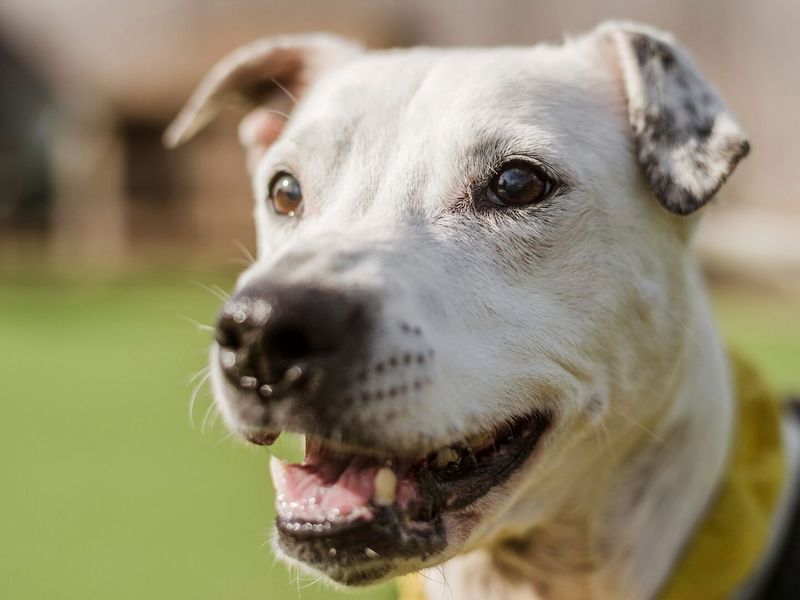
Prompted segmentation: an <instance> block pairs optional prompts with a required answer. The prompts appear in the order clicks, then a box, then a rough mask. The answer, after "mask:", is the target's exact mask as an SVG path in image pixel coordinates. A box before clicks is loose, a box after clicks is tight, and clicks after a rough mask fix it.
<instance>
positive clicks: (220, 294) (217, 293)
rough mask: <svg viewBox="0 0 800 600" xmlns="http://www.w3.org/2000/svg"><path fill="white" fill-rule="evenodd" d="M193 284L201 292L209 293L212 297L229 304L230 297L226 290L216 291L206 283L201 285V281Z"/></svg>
mask: <svg viewBox="0 0 800 600" xmlns="http://www.w3.org/2000/svg"><path fill="white" fill-rule="evenodd" d="M191 283H192V284H193V285H196V286H197V287H199V288H200V289H201V290H204V291H206V292H208V293H209V294H211V295H212V296H214V297H216V298H219V299H220V300H222V301H223V302H227V301H228V298H229V297H230V296H229V295H228V293H227V292H225V290H222V289H219V290H215V289H214V288H212V287H210V286H207V285H206V284H205V283H200V282H199V281H192V282H191Z"/></svg>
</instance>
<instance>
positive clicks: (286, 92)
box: [270, 77, 297, 104]
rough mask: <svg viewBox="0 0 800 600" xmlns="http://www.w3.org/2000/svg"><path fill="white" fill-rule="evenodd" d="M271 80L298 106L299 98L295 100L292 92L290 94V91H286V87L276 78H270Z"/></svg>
mask: <svg viewBox="0 0 800 600" xmlns="http://www.w3.org/2000/svg"><path fill="white" fill-rule="evenodd" d="M270 80H271V81H272V83H274V84H275V85H276V86H277V87H278V89H279V90H280V91H282V92H283V93H284V94H286V95H287V96H288V97H289V100H291V101H292V102H294V103H295V104H297V98H295V96H294V94H292V92H290V91H289V90H287V89H286V86H285V85H283V84H282V83H281V82H280V81H278V80H277V79H275V78H274V77H270Z"/></svg>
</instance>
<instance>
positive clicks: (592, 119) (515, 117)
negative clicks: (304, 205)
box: [286, 43, 626, 185]
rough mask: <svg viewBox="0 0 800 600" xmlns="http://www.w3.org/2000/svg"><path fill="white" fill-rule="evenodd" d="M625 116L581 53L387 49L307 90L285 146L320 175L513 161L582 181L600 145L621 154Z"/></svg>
mask: <svg viewBox="0 0 800 600" xmlns="http://www.w3.org/2000/svg"><path fill="white" fill-rule="evenodd" d="M624 110H625V109H624V106H623V103H622V101H621V99H620V94H619V91H618V89H617V84H616V82H615V79H614V75H613V73H612V71H611V69H610V68H609V66H608V65H607V64H606V63H605V62H604V61H603V60H602V58H601V57H600V56H598V55H597V54H596V52H593V51H592V48H591V47H590V46H589V45H588V44H586V43H584V44H581V45H577V44H572V45H570V44H568V45H566V46H558V47H550V46H536V47H532V48H531V47H523V48H493V49H452V50H442V49H425V48H421V49H412V50H394V51H382V52H372V53H368V54H366V55H364V56H363V57H361V58H359V59H358V60H356V61H354V62H352V63H350V64H348V65H346V66H344V67H342V68H340V69H338V70H336V71H334V72H332V73H330V74H329V75H327V76H326V77H325V78H324V79H322V80H321V81H320V82H319V83H317V84H316V85H315V86H314V87H313V88H312V89H311V90H310V93H309V94H308V96H307V97H306V99H305V100H304V101H303V103H302V105H301V106H300V107H299V108H298V110H297V112H296V113H295V115H294V116H293V118H292V121H291V122H290V124H289V127H287V132H286V137H287V138H288V139H289V140H291V143H293V144H296V147H297V148H299V151H300V152H303V153H305V152H307V151H308V149H312V150H314V151H317V152H315V153H316V154H317V157H316V158H314V159H313V160H314V161H315V162H316V163H317V166H318V167H322V168H324V170H325V171H327V172H328V173H330V172H332V171H334V170H338V171H340V172H341V171H347V172H351V171H354V170H356V171H363V169H364V168H365V167H375V168H378V169H380V170H381V173H384V174H385V173H388V172H391V170H392V168H393V167H395V168H396V170H397V171H398V172H399V171H403V176H404V177H408V175H409V170H414V169H416V170H417V171H419V173H418V174H419V177H420V179H424V178H425V177H427V178H428V179H431V178H433V177H432V175H431V173H433V172H438V173H441V169H449V170H450V171H458V170H459V169H462V168H463V169H467V168H469V167H468V166H464V165H467V164H468V163H469V162H470V161H473V162H475V163H478V162H481V161H482V162H484V163H486V162H487V161H488V162H491V161H493V160H498V159H501V158H503V156H504V155H510V154H516V153H528V154H533V155H536V156H538V157H539V158H541V159H542V160H544V161H548V162H551V163H553V164H554V165H556V166H559V167H561V168H564V169H565V170H567V171H568V170H569V169H574V170H576V171H578V172H581V171H582V170H583V171H584V172H585V171H586V169H592V168H594V169H597V170H603V167H601V166H600V165H598V164H597V160H596V156H603V155H604V154H607V153H608V147H609V144H610V143H617V144H619V143H622V144H624V143H626V141H625V131H626V121H625V119H624ZM593 156H594V157H595V158H592V157H593ZM593 161H594V162H593ZM323 164H324V167H323ZM437 169H439V170H438V171H437ZM606 169H607V167H606ZM353 177H355V175H353ZM454 177H455V175H454ZM439 179H441V178H439ZM361 185H364V184H363V183H362V184H361Z"/></svg>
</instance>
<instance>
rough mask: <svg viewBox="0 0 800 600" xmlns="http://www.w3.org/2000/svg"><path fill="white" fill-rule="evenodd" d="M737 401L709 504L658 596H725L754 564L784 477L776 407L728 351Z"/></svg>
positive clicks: (704, 599)
mask: <svg viewBox="0 0 800 600" xmlns="http://www.w3.org/2000/svg"><path fill="white" fill-rule="evenodd" d="M731 364H732V366H733V374H734V383H735V386H736V397H737V400H738V403H739V406H738V418H737V421H736V427H737V431H736V434H735V436H734V444H733V448H731V457H730V459H729V464H728V470H727V473H726V475H725V478H724V480H723V482H722V486H721V488H720V490H719V493H718V496H717V498H716V500H715V501H714V505H713V507H712V508H711V509H710V511H709V513H708V515H707V516H706V518H705V519H704V520H703V522H702V523H701V525H700V527H699V529H698V531H697V533H696V534H695V538H694V541H693V542H692V543H691V545H690V546H689V548H688V549H687V550H686V552H685V553H684V555H683V557H682V558H681V559H680V561H679V562H678V564H677V566H676V570H675V575H674V576H673V578H672V580H671V581H670V582H669V583H668V584H667V587H666V588H665V589H664V592H663V594H662V596H661V598H662V600H725V599H727V598H730V596H731V594H732V593H733V591H734V590H735V589H736V588H737V586H739V585H740V584H741V583H743V582H744V580H745V579H746V578H747V576H748V575H749V574H751V573H752V571H753V569H754V568H755V567H756V566H758V561H759V558H760V557H761V555H762V553H763V551H764V546H765V544H766V542H767V537H768V535H769V526H770V517H771V515H772V512H773V510H774V508H775V504H776V502H777V500H778V495H779V494H780V491H781V487H782V484H783V479H784V474H785V473H784V456H783V447H782V443H781V430H780V407H779V406H778V404H779V403H778V401H777V400H776V398H775V397H774V396H773V394H772V393H771V391H770V390H769V388H768V387H767V386H766V385H765V383H764V381H763V380H762V379H761V377H760V376H759V375H758V373H757V372H756V371H755V369H753V367H752V366H751V365H749V364H748V363H746V362H745V361H744V360H742V359H741V358H740V357H738V356H736V355H732V356H731Z"/></svg>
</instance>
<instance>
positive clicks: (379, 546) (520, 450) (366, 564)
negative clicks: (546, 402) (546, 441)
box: [276, 412, 552, 585]
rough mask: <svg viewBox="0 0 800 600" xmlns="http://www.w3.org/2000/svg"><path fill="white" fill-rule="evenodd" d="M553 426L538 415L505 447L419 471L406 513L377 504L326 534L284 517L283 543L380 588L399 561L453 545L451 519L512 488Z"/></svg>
mask: <svg viewBox="0 0 800 600" xmlns="http://www.w3.org/2000/svg"><path fill="white" fill-rule="evenodd" d="M551 422H552V417H551V415H549V414H546V413H541V412H535V413H531V414H530V415H528V416H527V417H525V418H522V419H518V420H516V421H514V422H511V423H509V428H510V432H511V433H510V435H511V439H510V440H508V441H507V442H505V443H503V445H502V447H501V448H500V449H498V450H493V451H490V452H485V453H480V454H479V455H477V456H467V457H466V458H464V459H462V461H461V463H460V464H459V466H457V467H456V466H452V467H446V468H442V469H428V468H427V467H426V466H425V465H422V466H420V467H418V468H417V469H416V470H417V473H416V476H417V478H418V480H419V482H420V488H421V491H422V501H421V502H419V503H415V504H414V505H412V506H409V507H406V508H404V509H400V508H398V507H396V506H373V507H372V518H371V519H369V520H368V519H357V520H354V521H349V522H342V523H338V524H337V523H330V524H329V525H328V526H326V528H325V529H324V530H322V531H320V530H319V529H320V528H313V527H303V525H307V524H306V523H303V522H297V521H292V520H287V519H284V518H281V517H278V518H276V527H277V531H278V544H279V546H280V548H281V550H283V552H285V553H286V554H287V555H289V556H291V557H293V558H295V559H297V560H300V561H302V562H304V563H306V564H308V565H309V566H311V567H313V568H315V569H317V570H319V571H321V572H323V573H325V574H326V575H327V576H328V577H329V578H331V579H333V580H334V581H337V582H339V583H342V584H345V585H365V584H369V583H374V582H375V581H377V580H378V579H380V578H382V577H383V576H384V575H386V574H387V572H388V571H389V570H391V568H392V567H391V565H392V562H393V561H398V560H402V559H413V560H414V561H416V562H419V561H425V560H427V559H428V558H430V557H431V556H433V555H435V554H437V553H439V552H441V551H442V550H444V548H445V547H446V545H447V537H446V531H445V529H444V526H443V516H444V514H445V513H448V512H454V511H458V510H461V509H464V508H466V507H467V506H469V505H470V504H472V503H474V502H475V501H477V500H479V499H480V498H481V497H483V496H484V495H486V494H487V493H489V492H490V491H491V490H492V489H493V488H495V487H496V486H498V485H501V484H502V483H504V482H505V481H506V480H507V479H508V478H509V477H510V476H511V475H512V474H513V473H514V472H515V471H516V470H517V469H518V468H519V467H520V466H522V464H523V463H525V462H526V461H527V459H528V458H529V457H530V456H531V454H532V453H533V451H534V450H535V449H536V447H537V446H538V442H539V440H540V439H541V438H542V436H543V434H544V433H545V432H546V431H547V430H548V429H549V427H550V424H551ZM332 549H333V551H332Z"/></svg>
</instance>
